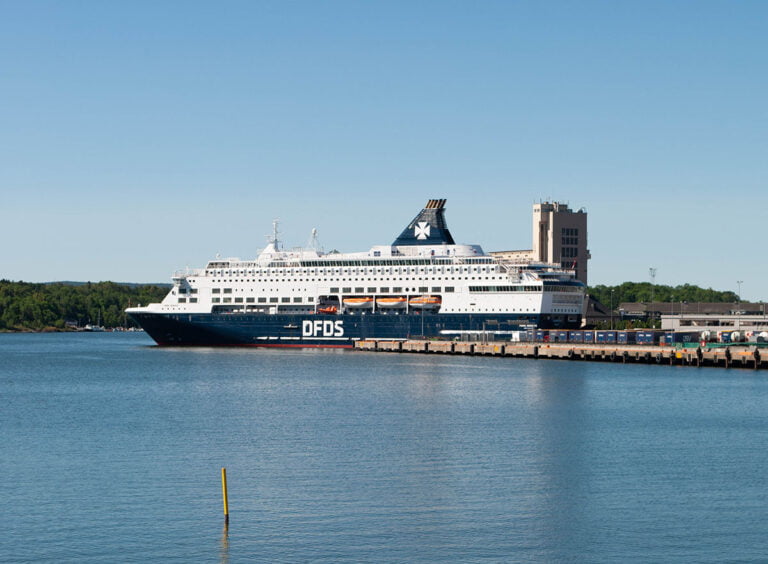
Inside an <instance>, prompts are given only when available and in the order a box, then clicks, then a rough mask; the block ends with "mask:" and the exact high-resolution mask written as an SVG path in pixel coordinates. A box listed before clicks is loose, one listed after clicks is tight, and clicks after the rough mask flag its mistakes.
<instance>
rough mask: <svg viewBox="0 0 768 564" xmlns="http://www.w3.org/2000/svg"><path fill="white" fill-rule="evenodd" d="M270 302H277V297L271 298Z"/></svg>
mask: <svg viewBox="0 0 768 564" xmlns="http://www.w3.org/2000/svg"><path fill="white" fill-rule="evenodd" d="M269 303H271V304H276V303H277V298H269Z"/></svg>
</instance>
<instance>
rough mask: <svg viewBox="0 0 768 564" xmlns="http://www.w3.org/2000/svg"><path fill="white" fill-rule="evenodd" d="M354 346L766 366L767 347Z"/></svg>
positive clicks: (421, 342)
mask: <svg viewBox="0 0 768 564" xmlns="http://www.w3.org/2000/svg"><path fill="white" fill-rule="evenodd" d="M355 350H358V351H375V352H397V353H422V354H454V355H474V356H500V357H501V356H506V357H519V358H534V359H551V360H571V361H585V360H586V361H595V362H620V363H625V364H626V363H642V364H668V365H679V366H718V367H721V368H750V369H755V370H756V369H765V368H768V349H765V348H758V347H756V346H754V345H730V346H728V347H706V346H704V347H697V348H675V347H669V346H650V345H648V346H644V345H615V344H610V345H599V344H595V345H579V344H574V343H510V342H499V341H496V342H488V343H481V342H460V341H427V340H407V341H386V340H364V341H357V342H356V343H355Z"/></svg>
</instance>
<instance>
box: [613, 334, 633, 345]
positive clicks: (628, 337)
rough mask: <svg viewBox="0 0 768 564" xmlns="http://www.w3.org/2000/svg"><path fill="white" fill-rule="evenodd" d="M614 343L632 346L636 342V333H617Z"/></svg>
mask: <svg viewBox="0 0 768 564" xmlns="http://www.w3.org/2000/svg"><path fill="white" fill-rule="evenodd" d="M616 342H617V343H619V344H621V345H634V344H635V343H636V342H637V332H636V331H619V332H618V333H617V334H616Z"/></svg>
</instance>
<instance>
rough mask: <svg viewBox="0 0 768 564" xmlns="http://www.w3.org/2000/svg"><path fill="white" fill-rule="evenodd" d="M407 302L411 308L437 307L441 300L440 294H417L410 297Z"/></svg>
mask: <svg viewBox="0 0 768 564" xmlns="http://www.w3.org/2000/svg"><path fill="white" fill-rule="evenodd" d="M408 303H409V304H410V306H411V307H413V308H421V309H437V308H439V307H440V304H441V303H443V300H442V299H441V298H440V296H417V297H415V298H411V299H410V301H409V302H408Z"/></svg>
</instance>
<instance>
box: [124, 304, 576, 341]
mask: <svg viewBox="0 0 768 564" xmlns="http://www.w3.org/2000/svg"><path fill="white" fill-rule="evenodd" d="M130 317H131V318H132V319H133V320H134V321H136V323H138V324H139V325H141V327H142V328H143V329H144V330H145V331H146V332H147V333H148V334H149V335H150V336H151V337H152V338H153V339H154V340H155V341H156V342H157V343H158V344H159V345H176V346H262V347H351V346H352V345H353V343H354V341H356V340H360V339H409V338H421V337H424V338H434V337H442V338H456V337H460V336H462V335H466V334H472V333H476V332H480V331H487V332H489V333H490V334H493V335H497V336H498V337H499V338H502V339H503V338H504V337H505V335H509V334H511V333H512V332H513V331H522V330H526V329H533V328H563V329H569V328H572V329H576V328H578V327H579V325H580V324H581V319H580V318H579V319H573V318H571V319H570V320H567V319H564V318H562V317H549V316H536V315H531V314H528V315H514V314H468V313H462V314H430V313H425V314H422V315H419V314H408V315H406V314H402V315H395V314H388V315H383V314H350V315H309V314H277V315H264V314H260V315H259V314H156V313H134V312H132V313H131V314H130Z"/></svg>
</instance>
